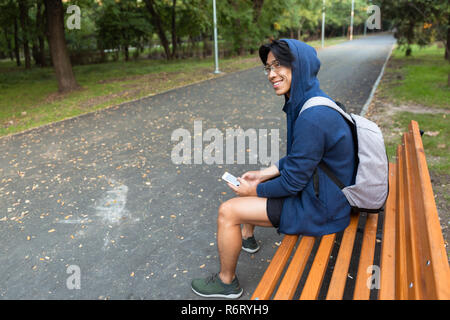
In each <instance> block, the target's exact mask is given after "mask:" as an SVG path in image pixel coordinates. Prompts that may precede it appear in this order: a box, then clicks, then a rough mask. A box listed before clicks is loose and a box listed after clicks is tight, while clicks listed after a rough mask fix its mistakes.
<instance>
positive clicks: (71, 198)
mask: <svg viewBox="0 0 450 320" xmlns="http://www.w3.org/2000/svg"><path fill="white" fill-rule="evenodd" d="M393 41H394V39H393V38H392V37H391V36H390V35H378V36H370V37H366V38H362V39H358V40H354V41H352V42H346V43H343V44H340V45H336V46H333V47H329V48H326V49H323V50H319V57H320V59H321V61H322V67H321V71H320V73H319V79H320V81H321V86H322V88H323V89H324V91H325V92H327V93H328V94H329V95H330V96H331V97H334V98H335V99H337V100H339V101H341V102H343V103H345V104H346V105H347V106H348V108H349V109H350V110H351V111H353V112H358V111H359V110H360V108H361V107H362V106H363V105H364V103H365V102H366V100H367V97H368V96H369V93H370V91H371V89H372V86H373V84H374V82H375V80H376V78H377V77H378V74H379V72H380V70H381V68H382V65H383V63H384V62H385V59H386V57H387V55H388V53H389V51H390V49H391V46H392V44H393ZM283 101H284V98H282V97H277V96H276V95H275V94H274V93H273V90H272V89H271V87H270V86H269V84H268V82H267V80H266V79H265V76H264V74H263V72H262V71H261V68H254V69H250V70H246V71H242V72H237V73H233V74H228V75H225V76H223V77H218V78H215V79H213V80H209V81H205V82H201V83H197V84H194V85H190V86H187V87H183V88H179V89H176V90H172V91H169V92H166V93H162V94H159V95H156V96H153V97H148V98H144V99H141V100H139V101H134V102H130V103H125V104H122V105H120V106H117V107H113V108H110V109H107V110H103V111H99V112H96V113H91V114H87V115H84V116H80V117H77V118H74V119H70V120H66V121H61V122H58V123H55V124H52V125H49V126H45V127H41V128H38V129H35V130H31V131H27V132H25V133H22V134H17V135H13V136H9V137H4V138H1V139H0V151H1V152H0V298H2V299H197V296H196V295H194V294H193V293H192V292H191V289H190V281H191V279H192V278H194V277H204V276H207V275H208V274H210V273H211V272H216V271H218V268H219V261H218V257H217V242H216V234H215V232H216V216H217V209H218V207H219V205H220V203H221V202H223V201H226V200H227V199H230V198H232V197H233V196H234V193H233V192H231V190H229V188H228V187H227V185H226V184H225V183H224V182H223V181H221V180H220V177H221V175H222V174H223V172H224V171H229V172H231V173H233V174H235V175H240V174H242V173H243V172H245V171H248V170H256V169H259V168H261V167H262V165H261V164H260V163H257V164H248V163H249V162H248V161H247V162H246V163H247V164H239V165H229V164H228V165H225V164H223V165H219V164H213V165H207V164H204V163H203V164H190V165H188V164H180V165H176V164H174V163H173V162H172V161H171V151H172V149H173V148H174V146H175V144H176V142H172V141H171V134H172V132H173V131H174V130H176V129H178V128H184V129H186V130H188V131H189V132H190V133H191V135H193V134H194V121H201V124H202V129H203V133H204V132H205V131H206V130H207V129H210V128H217V129H219V130H220V132H222V133H223V134H224V135H225V132H226V129H229V128H234V129H236V128H242V129H244V130H247V129H249V128H253V129H256V130H258V129H267V130H268V132H270V130H271V129H272V130H275V129H278V130H279V133H280V140H281V144H280V149H279V150H280V157H281V156H283V155H284V153H285V150H286V149H285V144H284V139H285V136H286V128H285V114H284V113H283V112H282V111H281V107H282V105H283ZM208 141H209V140H208ZM224 143H225V141H224ZM205 145H206V143H205ZM256 237H257V239H258V240H260V241H261V250H260V251H259V252H258V253H256V254H254V255H250V254H247V253H245V252H243V253H242V254H241V256H240V260H239V265H238V276H239V279H240V282H241V285H242V286H243V287H244V290H245V291H244V295H243V297H242V298H241V299H248V298H250V296H251V292H252V291H253V290H254V288H255V287H256V285H257V283H258V280H259V279H260V277H261V275H262V274H263V272H264V270H265V268H266V267H267V265H268V260H270V259H271V257H272V256H273V253H274V251H275V249H276V246H277V243H279V241H281V239H282V238H281V236H280V235H278V234H277V233H276V231H275V229H264V228H258V229H257V230H256ZM78 274H79V275H80V277H79V280H80V281H79V282H77V281H76V280H77V279H76V276H77V275H78ZM67 280H69V281H67ZM67 282H69V283H67ZM78 284H79V285H80V287H79V289H77V287H76V286H77V285H78Z"/></svg>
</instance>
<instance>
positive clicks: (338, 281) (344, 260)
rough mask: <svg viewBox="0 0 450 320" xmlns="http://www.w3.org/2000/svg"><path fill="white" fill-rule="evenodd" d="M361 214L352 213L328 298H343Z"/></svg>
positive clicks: (340, 248) (343, 237) (342, 241)
mask: <svg viewBox="0 0 450 320" xmlns="http://www.w3.org/2000/svg"><path fill="white" fill-rule="evenodd" d="M358 220H359V214H352V215H351V217H350V224H349V226H348V227H347V228H346V229H345V231H344V234H343V236H342V240H341V245H340V247H339V252H338V255H337V259H336V264H335V265H334V270H333V275H332V277H331V281H330V285H329V288H328V292H327V297H326V299H327V300H341V299H342V297H343V296H344V289H345V284H346V282H347V276H348V268H349V265H350V260H351V258H352V252H353V244H354V242H355V236H356V231H357V229H358Z"/></svg>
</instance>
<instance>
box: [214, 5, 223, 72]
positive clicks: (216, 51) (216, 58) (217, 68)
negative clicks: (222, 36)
mask: <svg viewBox="0 0 450 320" xmlns="http://www.w3.org/2000/svg"><path fill="white" fill-rule="evenodd" d="M213 21H214V64H215V66H216V68H215V70H214V73H215V74H218V73H221V72H220V71H219V49H218V45H217V18H216V0H213Z"/></svg>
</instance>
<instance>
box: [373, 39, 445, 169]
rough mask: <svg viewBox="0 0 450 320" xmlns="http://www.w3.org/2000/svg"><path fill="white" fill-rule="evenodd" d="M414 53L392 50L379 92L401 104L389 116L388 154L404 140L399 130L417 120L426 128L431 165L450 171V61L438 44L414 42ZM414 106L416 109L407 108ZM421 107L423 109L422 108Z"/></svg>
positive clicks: (425, 147) (392, 155) (382, 95)
mask: <svg viewBox="0 0 450 320" xmlns="http://www.w3.org/2000/svg"><path fill="white" fill-rule="evenodd" d="M412 49H413V53H412V56H409V57H406V56H405V54H404V51H403V50H402V49H399V48H396V49H395V50H394V51H393V54H392V57H391V60H390V62H389V64H388V67H387V68H386V73H385V76H384V78H383V81H382V83H381V85H380V87H379V91H380V96H381V97H382V98H383V99H387V100H389V101H391V102H393V105H394V106H397V107H398V106H401V107H400V108H399V111H398V112H395V113H393V114H392V115H389V116H386V119H384V120H382V122H384V125H382V126H384V128H383V129H384V130H386V133H388V134H385V137H386V138H385V139H386V148H387V152H388V156H389V158H393V157H395V155H396V148H397V145H398V144H399V143H400V142H401V136H400V134H399V133H402V132H405V131H407V129H408V125H409V122H410V121H411V120H416V121H417V122H418V123H419V127H420V129H421V130H423V131H424V135H423V136H422V141H423V144H424V149H425V153H426V155H427V162H428V166H429V169H430V170H431V171H434V172H436V173H439V174H449V172H450V143H449V141H450V113H449V112H448V111H450V88H449V87H448V85H447V77H448V74H449V73H450V64H449V63H448V62H447V61H445V60H444V58H443V57H444V49H443V48H440V47H438V46H437V45H431V46H427V47H424V48H419V47H418V46H413V48H412ZM408 109H414V112H408ZM421 110H423V111H422V112H421Z"/></svg>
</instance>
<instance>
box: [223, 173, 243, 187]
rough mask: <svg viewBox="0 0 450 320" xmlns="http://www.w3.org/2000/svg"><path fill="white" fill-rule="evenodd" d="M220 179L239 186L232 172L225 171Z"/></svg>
mask: <svg viewBox="0 0 450 320" xmlns="http://www.w3.org/2000/svg"><path fill="white" fill-rule="evenodd" d="M222 179H223V180H225V181H226V182H229V183H231V184H232V185H234V186H236V187H239V181H238V180H237V179H236V177H235V176H233V175H232V174H229V173H228V172H225V173H224V174H223V176H222Z"/></svg>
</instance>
